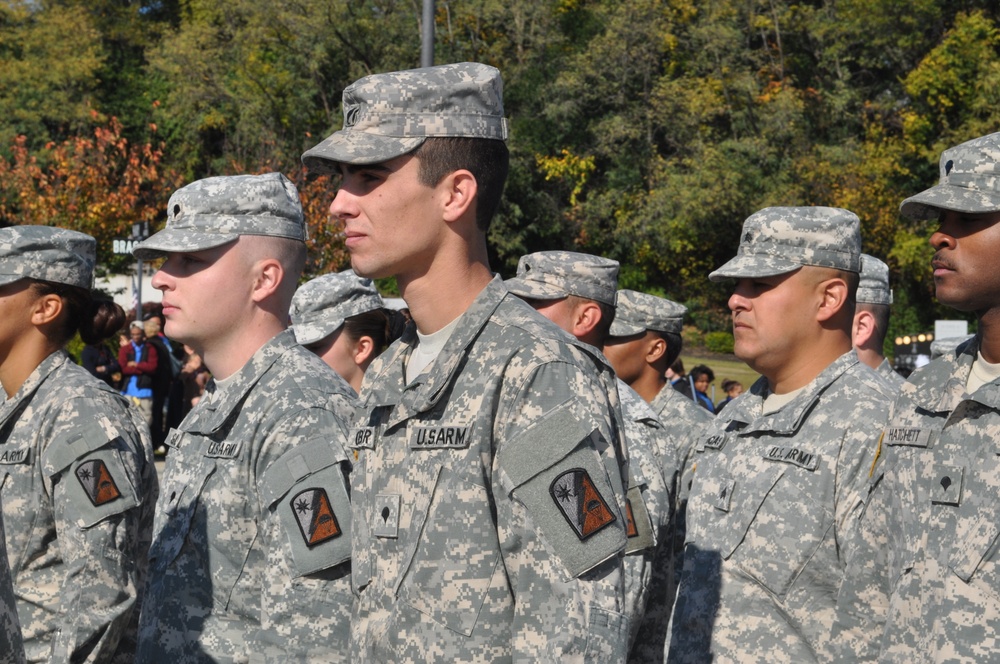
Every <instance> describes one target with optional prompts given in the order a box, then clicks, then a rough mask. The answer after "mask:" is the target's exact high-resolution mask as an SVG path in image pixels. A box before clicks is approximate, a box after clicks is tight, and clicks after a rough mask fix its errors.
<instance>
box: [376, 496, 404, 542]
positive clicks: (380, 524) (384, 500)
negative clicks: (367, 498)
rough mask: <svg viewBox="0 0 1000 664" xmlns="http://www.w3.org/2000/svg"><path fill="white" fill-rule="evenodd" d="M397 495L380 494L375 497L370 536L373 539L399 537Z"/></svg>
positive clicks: (398, 500)
mask: <svg viewBox="0 0 1000 664" xmlns="http://www.w3.org/2000/svg"><path fill="white" fill-rule="evenodd" d="M400 497H401V496H400V495H399V494H398V493H380V494H378V495H377V496H375V502H374V503H373V505H372V507H373V508H374V510H373V511H374V514H372V534H373V535H375V537H390V538H393V539H395V538H396V537H398V536H399V503H400Z"/></svg>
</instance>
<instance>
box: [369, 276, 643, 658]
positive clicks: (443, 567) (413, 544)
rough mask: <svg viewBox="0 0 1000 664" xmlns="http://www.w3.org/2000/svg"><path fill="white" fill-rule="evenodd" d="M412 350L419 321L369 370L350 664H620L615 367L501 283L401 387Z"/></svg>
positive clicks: (623, 629)
mask: <svg viewBox="0 0 1000 664" xmlns="http://www.w3.org/2000/svg"><path fill="white" fill-rule="evenodd" d="M415 342H416V333H415V329H414V327H413V326H412V325H411V326H410V327H409V328H408V329H407V331H406V333H405V334H404V336H403V337H402V338H401V339H400V340H399V341H397V342H396V343H395V344H394V345H393V346H391V347H390V348H389V350H387V351H386V352H385V353H383V354H382V355H381V356H380V357H379V358H377V359H376V360H375V362H374V363H373V364H372V366H371V367H370V368H369V370H368V372H367V374H366V375H365V384H364V386H363V388H362V395H363V411H364V413H365V415H364V417H363V418H362V420H361V425H362V426H359V427H358V428H357V429H356V430H355V431H353V432H352V435H351V443H350V444H351V446H352V447H353V448H354V453H355V455H356V457H355V458H356V462H355V469H354V472H353V473H352V475H351V483H352V506H353V509H354V518H353V527H354V530H353V535H354V545H353V547H352V554H353V559H352V574H353V587H354V589H355V591H356V592H357V593H358V598H357V602H356V605H355V609H354V614H353V622H352V644H351V646H352V647H351V650H352V658H353V659H354V660H355V661H359V662H361V661H364V662H375V661H381V662H401V663H402V662H424V661H428V660H432V661H488V662H509V661H513V660H517V661H532V662H535V661H548V662H555V661H574V660H584V659H586V660H587V661H595V662H622V661H624V659H625V655H626V645H627V641H628V632H629V626H628V620H627V619H626V617H625V616H624V613H623V611H624V597H623V585H622V567H621V555H622V551H623V549H624V546H625V541H626V537H625V517H624V515H623V514H622V512H621V511H620V510H619V509H618V506H617V502H616V499H617V498H618V496H617V495H616V493H617V491H616V490H615V489H614V488H613V487H614V486H615V485H616V484H618V486H619V490H620V478H619V480H618V482H616V481H615V478H614V475H615V474H616V473H618V472H619V470H618V468H617V465H616V464H617V460H616V458H615V452H614V449H615V447H616V446H617V444H618V442H619V440H620V439H619V435H620V434H619V433H618V432H617V431H616V428H617V427H618V426H620V422H615V418H614V417H613V416H612V415H611V414H612V413H614V412H615V409H616V408H617V407H618V404H617V403H609V400H608V396H607V392H606V390H604V389H602V387H601V380H602V379H601V378H600V377H599V376H598V375H597V374H596V372H595V369H594V368H595V365H596V364H597V363H599V362H600V363H603V359H602V358H600V357H599V356H597V355H595V354H594V351H593V349H592V348H591V347H590V346H587V345H585V344H579V343H578V342H576V340H574V339H572V338H571V337H569V336H568V335H566V334H564V333H563V332H561V331H560V330H558V329H556V328H555V327H554V326H553V325H552V324H551V323H550V322H549V321H547V320H545V319H544V318H542V317H541V316H540V315H539V314H538V313H537V312H535V311H533V310H532V309H531V308H530V307H528V306H527V305H526V304H525V303H523V302H521V301H520V300H518V299H517V298H515V297H513V296H511V295H510V294H509V293H508V292H507V290H506V288H505V287H504V286H503V284H502V282H501V281H500V280H499V278H496V279H494V280H493V281H492V282H491V283H490V284H489V285H488V286H487V287H486V288H485V289H484V290H483V291H482V292H481V293H480V294H479V295H478V297H477V298H476V300H475V301H474V302H473V304H472V305H471V306H470V307H469V309H468V310H466V312H465V313H464V314H463V316H462V317H461V318H460V319H459V321H458V324H457V327H456V328H455V330H454V332H453V333H452V335H451V337H450V338H449V340H448V341H447V342H446V344H445V346H444V348H443V350H442V351H441V354H440V355H439V356H438V357H437V359H436V360H435V361H434V362H433V363H432V364H431V365H430V366H429V367H428V369H427V370H426V371H425V372H424V373H422V374H421V375H420V376H419V377H418V378H417V379H416V380H414V381H413V382H412V383H410V384H409V385H406V384H404V380H405V379H404V366H405V363H406V361H407V358H408V357H409V355H410V353H411V351H412V349H413V346H414V343H415ZM603 366H604V367H605V368H604V372H605V373H606V374H610V373H611V369H610V367H608V366H607V365H606V364H605V365H603ZM615 398H616V399H617V393H616V394H615ZM606 459H610V460H612V461H613V462H614V464H615V465H614V466H612V467H609V465H607V464H606Z"/></svg>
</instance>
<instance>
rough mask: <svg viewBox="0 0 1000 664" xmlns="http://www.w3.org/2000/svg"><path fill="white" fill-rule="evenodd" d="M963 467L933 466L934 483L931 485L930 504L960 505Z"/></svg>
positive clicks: (963, 474) (963, 475)
mask: <svg viewBox="0 0 1000 664" xmlns="http://www.w3.org/2000/svg"><path fill="white" fill-rule="evenodd" d="M964 477H965V468H964V467H963V466H942V465H935V466H934V482H933V483H932V484H931V487H930V489H931V491H930V493H931V502H932V503H939V504H941V505H961V504H962V484H963V482H962V480H963V479H964Z"/></svg>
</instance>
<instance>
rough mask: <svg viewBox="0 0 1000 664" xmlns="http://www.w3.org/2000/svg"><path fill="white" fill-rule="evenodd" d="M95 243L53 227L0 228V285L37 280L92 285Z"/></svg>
mask: <svg viewBox="0 0 1000 664" xmlns="http://www.w3.org/2000/svg"><path fill="white" fill-rule="evenodd" d="M96 261H97V241H96V240H94V238H92V237H90V236H89V235H86V234H84V233H78V232H77V231H71V230H69V229H66V228H56V227H54V226H9V227H7V228H0V285H4V284H10V283H13V282H15V281H18V280H19V279H25V278H28V279H38V280H41V281H49V282H52V283H57V284H67V285H69V286H76V287H78V288H84V289H87V290H89V289H91V288H93V286H94V264H95V263H96Z"/></svg>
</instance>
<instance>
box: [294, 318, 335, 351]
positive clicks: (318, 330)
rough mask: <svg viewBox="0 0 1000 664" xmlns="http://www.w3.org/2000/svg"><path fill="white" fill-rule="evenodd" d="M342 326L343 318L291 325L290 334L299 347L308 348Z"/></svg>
mask: <svg viewBox="0 0 1000 664" xmlns="http://www.w3.org/2000/svg"><path fill="white" fill-rule="evenodd" d="M343 324H344V319H343V318H334V319H330V320H328V321H322V322H315V323H299V324H298V325H295V324H294V323H293V324H292V333H293V334H294V335H295V342H296V343H297V344H299V345H300V346H308V345H309V344H314V343H316V342H317V341H322V340H323V339H326V338H327V337H328V336H330V335H331V334H333V333H334V332H336V331H337V330H338V329H339V328H340V326H341V325H343Z"/></svg>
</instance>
